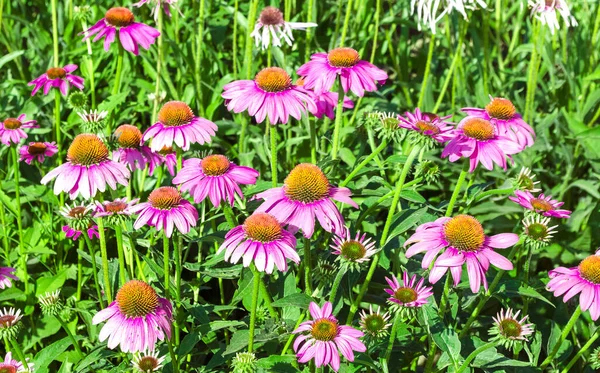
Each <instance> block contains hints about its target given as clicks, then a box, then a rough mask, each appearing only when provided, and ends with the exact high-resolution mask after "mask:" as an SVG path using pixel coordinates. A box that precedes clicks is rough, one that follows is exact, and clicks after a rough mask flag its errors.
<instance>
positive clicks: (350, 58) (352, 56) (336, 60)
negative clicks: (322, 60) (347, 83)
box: [327, 48, 360, 67]
mask: <svg viewBox="0 0 600 373" xmlns="http://www.w3.org/2000/svg"><path fill="white" fill-rule="evenodd" d="M327 61H329V64H330V65H331V66H333V67H352V66H354V65H356V64H357V63H358V61H360V56H359V55H358V52H357V51H355V50H354V49H352V48H335V49H333V50H331V51H330V52H329V53H328V54H327Z"/></svg>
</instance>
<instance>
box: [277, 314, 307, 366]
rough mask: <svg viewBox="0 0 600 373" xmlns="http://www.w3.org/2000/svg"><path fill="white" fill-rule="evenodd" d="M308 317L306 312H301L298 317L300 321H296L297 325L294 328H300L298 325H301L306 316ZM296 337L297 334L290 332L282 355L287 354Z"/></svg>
mask: <svg viewBox="0 0 600 373" xmlns="http://www.w3.org/2000/svg"><path fill="white" fill-rule="evenodd" d="M305 317H306V312H302V313H301V314H300V317H299V318H298V321H296V325H295V326H294V330H296V329H298V327H299V326H300V323H301V322H302V321H304V318H305ZM295 337H296V335H295V334H290V336H289V338H288V340H287V342H286V343H285V346H283V350H282V351H281V356H283V355H285V354H286V352H287V350H288V349H289V348H290V346H291V345H292V341H293V340H294V338H295Z"/></svg>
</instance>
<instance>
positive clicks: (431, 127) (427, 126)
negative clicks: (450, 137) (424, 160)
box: [415, 120, 440, 135]
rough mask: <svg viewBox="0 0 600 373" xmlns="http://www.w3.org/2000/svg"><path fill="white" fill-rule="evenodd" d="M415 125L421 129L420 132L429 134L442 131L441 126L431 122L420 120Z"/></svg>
mask: <svg viewBox="0 0 600 373" xmlns="http://www.w3.org/2000/svg"><path fill="white" fill-rule="evenodd" d="M415 126H416V127H417V128H418V129H419V132H420V133H426V134H428V135H437V134H438V133H440V128H439V127H438V126H436V125H435V124H433V123H431V122H426V121H424V120H420V121H418V122H417V123H415Z"/></svg>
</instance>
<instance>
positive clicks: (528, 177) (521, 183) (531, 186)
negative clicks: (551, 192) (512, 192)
mask: <svg viewBox="0 0 600 373" xmlns="http://www.w3.org/2000/svg"><path fill="white" fill-rule="evenodd" d="M534 180H535V174H532V173H531V170H530V169H529V168H527V167H521V171H519V175H518V176H517V177H516V179H515V180H514V185H515V189H519V190H526V191H529V192H531V193H537V192H541V191H542V190H541V189H540V188H538V184H539V183H540V182H539V180H538V181H534Z"/></svg>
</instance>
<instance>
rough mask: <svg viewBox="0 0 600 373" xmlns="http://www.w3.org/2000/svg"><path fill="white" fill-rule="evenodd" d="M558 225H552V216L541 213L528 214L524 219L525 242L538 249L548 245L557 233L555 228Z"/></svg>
mask: <svg viewBox="0 0 600 373" xmlns="http://www.w3.org/2000/svg"><path fill="white" fill-rule="evenodd" d="M556 227H557V225H553V226H550V218H545V217H542V216H540V215H533V216H527V217H525V219H523V231H524V233H525V242H527V244H529V245H531V246H533V247H534V248H536V249H539V248H540V247H542V246H546V245H548V242H550V239H551V238H552V235H553V234H554V233H556V231H555V230H554V228H556Z"/></svg>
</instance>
